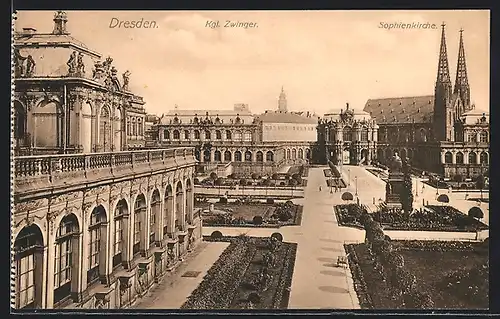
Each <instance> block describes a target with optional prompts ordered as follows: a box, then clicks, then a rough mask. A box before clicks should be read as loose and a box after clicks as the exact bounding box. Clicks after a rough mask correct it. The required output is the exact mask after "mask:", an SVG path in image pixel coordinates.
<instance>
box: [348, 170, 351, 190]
mask: <svg viewBox="0 0 500 319" xmlns="http://www.w3.org/2000/svg"><path fill="white" fill-rule="evenodd" d="M347 186H351V169H350V168H348V169H347Z"/></svg>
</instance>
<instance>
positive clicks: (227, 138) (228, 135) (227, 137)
mask: <svg viewBox="0 0 500 319" xmlns="http://www.w3.org/2000/svg"><path fill="white" fill-rule="evenodd" d="M230 139H232V136H231V131H229V130H227V131H226V140H230Z"/></svg>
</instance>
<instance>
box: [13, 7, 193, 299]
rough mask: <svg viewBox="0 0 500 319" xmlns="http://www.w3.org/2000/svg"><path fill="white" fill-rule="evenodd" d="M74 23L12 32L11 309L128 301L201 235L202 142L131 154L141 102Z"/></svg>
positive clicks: (62, 20) (61, 18)
mask: <svg viewBox="0 0 500 319" xmlns="http://www.w3.org/2000/svg"><path fill="white" fill-rule="evenodd" d="M66 21H67V16H66V13H65V12H63V11H58V12H57V13H56V14H55V17H54V31H53V32H52V33H50V34H40V33H35V32H34V30H33V29H29V30H24V32H23V33H21V34H17V35H16V39H15V48H16V56H15V63H16V64H15V67H16V70H15V71H16V74H15V86H16V87H15V96H14V98H15V100H14V102H13V104H14V118H13V120H14V122H15V126H14V127H15V131H14V134H13V135H14V136H13V138H14V140H15V147H16V150H17V151H18V152H17V154H15V156H14V157H13V162H14V163H13V165H14V171H13V172H12V174H13V176H14V183H13V203H12V205H13V210H12V212H11V225H12V233H11V234H12V242H11V245H12V246H11V249H12V250H11V263H12V264H11V266H12V271H11V274H12V286H13V290H14V291H13V294H14V298H13V300H12V306H13V308H15V309H23V308H25V309H26V308H32V309H33V308H35V309H40V308H49V309H50V308H59V309H60V308H106V309H108V308H109V309H111V308H120V307H128V306H130V305H132V304H133V303H134V302H135V301H136V300H137V299H138V298H140V297H141V296H144V294H146V293H147V292H148V291H149V290H150V289H151V288H152V287H153V286H154V285H155V284H157V283H158V282H160V281H161V280H162V278H163V277H164V276H168V274H169V272H170V271H172V270H173V269H175V268H176V267H177V266H178V265H179V264H180V263H181V262H182V260H184V258H185V257H186V256H187V255H188V254H189V252H190V251H192V250H193V249H195V248H196V246H197V245H198V244H199V243H200V242H201V241H202V233H201V229H202V222H201V218H200V216H199V214H198V213H197V211H195V209H194V186H193V184H194V182H193V175H194V170H195V164H196V159H195V154H194V148H192V147H191V148H175V149H152V150H147V149H142V150H137V151H127V150H125V149H127V148H130V147H138V146H139V145H140V144H141V143H144V125H145V111H144V108H143V105H144V102H143V101H142V98H140V97H138V96H136V95H134V94H133V93H131V92H129V90H128V77H127V76H128V75H126V76H124V77H123V80H124V81H123V83H121V82H120V81H119V80H118V79H117V78H116V73H117V71H116V69H115V68H113V67H112V66H111V59H110V58H108V59H107V60H106V61H105V62H103V63H100V62H98V59H99V58H100V55H99V54H98V53H96V52H93V51H91V50H89V49H87V48H86V47H85V45H84V44H83V43H80V42H78V41H77V40H75V39H73V38H72V37H70V36H69V35H68V33H67V32H66ZM92 64H94V65H95V69H94V70H93V72H91V73H93V74H90V72H88V71H86V70H85V66H86V65H92ZM126 73H127V72H126ZM148 120H150V119H148ZM41 153H43V154H44V155H43V156H40V155H24V154H41ZM60 153H73V154H60Z"/></svg>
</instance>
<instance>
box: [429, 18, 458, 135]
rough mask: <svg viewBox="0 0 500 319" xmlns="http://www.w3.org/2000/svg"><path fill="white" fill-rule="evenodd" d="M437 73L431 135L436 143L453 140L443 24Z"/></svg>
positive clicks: (448, 72)
mask: <svg viewBox="0 0 500 319" xmlns="http://www.w3.org/2000/svg"><path fill="white" fill-rule="evenodd" d="M441 26H442V31H441V47H440V50H439V62H438V73H437V79H436V87H435V90H434V115H433V133H434V139H435V140H437V141H447V140H450V141H451V140H453V138H454V133H453V125H454V117H455V116H454V114H453V113H454V112H453V108H452V105H451V99H452V85H451V80H450V69H449V66H448V53H447V51H446V36H445V32H444V27H445V24H444V23H443V24H442V25H441Z"/></svg>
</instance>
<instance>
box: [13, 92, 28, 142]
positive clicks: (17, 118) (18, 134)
mask: <svg viewBox="0 0 500 319" xmlns="http://www.w3.org/2000/svg"><path fill="white" fill-rule="evenodd" d="M25 124H26V113H25V112H24V107H23V106H22V105H21V103H19V102H17V101H16V102H14V138H15V139H16V140H21V139H23V138H24V136H25V134H26V125H25Z"/></svg>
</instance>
